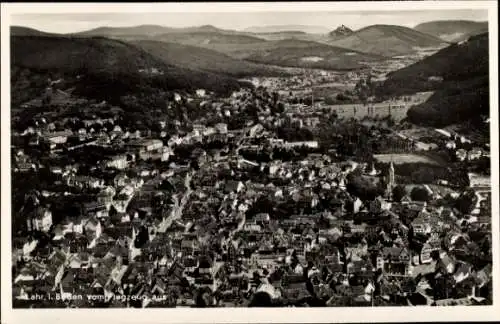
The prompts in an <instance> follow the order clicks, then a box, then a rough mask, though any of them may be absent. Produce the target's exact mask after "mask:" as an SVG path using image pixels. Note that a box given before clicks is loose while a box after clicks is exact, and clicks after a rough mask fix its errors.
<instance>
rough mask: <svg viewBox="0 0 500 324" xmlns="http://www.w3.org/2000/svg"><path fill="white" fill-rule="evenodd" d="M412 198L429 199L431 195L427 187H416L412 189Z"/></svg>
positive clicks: (416, 199) (417, 199) (418, 199)
mask: <svg viewBox="0 0 500 324" xmlns="http://www.w3.org/2000/svg"><path fill="white" fill-rule="evenodd" d="M410 196H411V199H412V200H415V201H429V200H430V198H431V197H430V195H429V192H428V191H427V190H426V189H425V188H421V187H415V188H413V190H412V191H411V194H410Z"/></svg>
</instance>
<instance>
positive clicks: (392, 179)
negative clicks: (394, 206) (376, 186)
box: [386, 159, 396, 200]
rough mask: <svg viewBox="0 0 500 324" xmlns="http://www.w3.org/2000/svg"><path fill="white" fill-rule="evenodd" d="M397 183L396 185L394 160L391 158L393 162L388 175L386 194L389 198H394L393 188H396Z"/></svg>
mask: <svg viewBox="0 0 500 324" xmlns="http://www.w3.org/2000/svg"><path fill="white" fill-rule="evenodd" d="M395 185H396V180H395V176H394V163H393V162H392V159H391V164H390V165H389V174H388V175H387V189H386V196H387V198H388V199H389V200H392V190H393V189H394V186H395Z"/></svg>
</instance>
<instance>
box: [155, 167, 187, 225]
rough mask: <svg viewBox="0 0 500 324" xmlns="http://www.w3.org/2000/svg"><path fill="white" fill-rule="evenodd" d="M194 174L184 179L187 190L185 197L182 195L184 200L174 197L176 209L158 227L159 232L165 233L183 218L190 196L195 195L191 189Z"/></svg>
mask: <svg viewBox="0 0 500 324" xmlns="http://www.w3.org/2000/svg"><path fill="white" fill-rule="evenodd" d="M193 173H194V172H193V171H190V173H188V174H187V175H186V178H185V179H184V186H185V187H186V188H187V189H186V192H185V193H184V195H182V198H181V199H180V200H179V198H178V197H177V195H174V196H173V200H174V207H173V208H172V211H171V212H170V215H169V216H168V217H167V218H166V219H165V220H164V221H163V222H161V224H160V226H159V227H158V232H160V233H165V232H166V231H167V229H168V228H169V227H170V226H171V225H172V223H173V222H174V221H175V220H178V219H181V218H182V212H183V211H184V208H185V207H186V203H187V202H188V201H189V196H191V194H192V193H193V190H192V189H191V179H192V177H193Z"/></svg>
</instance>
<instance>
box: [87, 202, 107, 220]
mask: <svg viewBox="0 0 500 324" xmlns="http://www.w3.org/2000/svg"><path fill="white" fill-rule="evenodd" d="M82 214H83V215H87V216H96V217H97V218H103V217H108V216H109V213H108V208H107V206H106V204H105V203H103V202H98V201H91V202H87V203H84V204H83V206H82Z"/></svg>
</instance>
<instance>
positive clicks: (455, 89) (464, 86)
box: [379, 33, 489, 126]
mask: <svg viewBox="0 0 500 324" xmlns="http://www.w3.org/2000/svg"><path fill="white" fill-rule="evenodd" d="M379 90H380V91H381V92H382V93H385V94H391V95H394V94H403V93H414V92H417V91H427V90H433V91H435V93H434V95H433V96H432V97H431V98H430V100H429V101H428V102H426V103H424V104H422V105H419V106H416V107H413V108H411V109H410V110H409V112H408V118H409V119H410V121H412V122H415V123H419V124H429V125H439V126H442V125H447V124H453V123H457V122H462V121H465V120H468V119H479V117H481V115H486V114H488V113H489V47H488V34H487V33H485V34H481V35H477V36H473V37H471V38H469V40H467V41H464V42H461V43H459V44H453V45H450V46H449V47H447V48H444V49H442V50H440V51H439V52H437V53H436V54H434V55H431V56H429V57H427V58H425V59H424V60H422V61H419V62H417V63H415V64H413V65H410V66H408V67H406V68H403V69H401V70H398V71H396V72H393V73H391V74H389V75H388V79H387V80H386V81H385V83H384V84H383V86H382V87H380V89H379Z"/></svg>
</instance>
